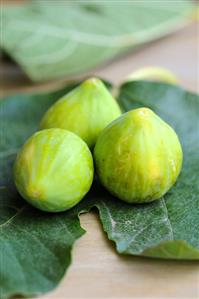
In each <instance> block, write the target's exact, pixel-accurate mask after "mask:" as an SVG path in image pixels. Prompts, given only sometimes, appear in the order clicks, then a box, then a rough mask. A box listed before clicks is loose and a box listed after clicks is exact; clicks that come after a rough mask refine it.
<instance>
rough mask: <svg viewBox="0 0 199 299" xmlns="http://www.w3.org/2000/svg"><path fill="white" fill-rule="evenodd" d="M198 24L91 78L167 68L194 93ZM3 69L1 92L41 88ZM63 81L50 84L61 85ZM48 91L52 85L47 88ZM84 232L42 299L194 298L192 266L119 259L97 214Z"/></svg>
mask: <svg viewBox="0 0 199 299" xmlns="http://www.w3.org/2000/svg"><path fill="white" fill-rule="evenodd" d="M198 29H199V28H198V25H197V24H196V23H193V24H191V25H189V26H187V27H186V28H184V29H182V30H181V31H179V32H177V33H175V34H173V35H171V36H169V37H166V38H164V39H161V40H158V41H156V42H154V43H151V44H148V45H147V46H146V47H144V48H142V49H139V50H137V51H136V52H134V53H131V54H128V55H126V56H125V57H122V58H120V59H117V60H116V61H114V62H112V63H109V64H107V65H106V66H104V67H101V68H98V69H96V70H95V71H93V72H92V73H93V74H95V75H99V76H102V77H104V78H107V79H109V80H111V81H112V82H114V83H119V82H120V81H121V80H122V79H123V78H124V77H125V76H127V75H128V74H129V73H131V72H132V71H133V70H135V69H137V68H139V67H142V66H147V65H156V66H162V67H167V68H169V69H170V70H172V71H173V72H174V73H176V74H177V76H178V77H179V78H180V80H181V82H182V85H183V86H184V87H186V88H188V89H189V90H192V91H198V90H199V81H198V80H199V74H198V70H199V68H198V52H197V51H198V50H199V49H198V48H199V37H198ZM1 69H3V78H2V80H1V89H0V90H1V92H2V91H4V93H11V92H12V93H13V92H16V91H24V90H32V89H37V88H43V87H46V86H48V84H40V85H34V84H32V83H31V82H29V81H28V80H27V78H25V76H24V75H23V74H22V73H21V72H20V71H19V70H18V69H17V68H16V67H13V66H12V65H10V64H6V65H4V66H3V68H2V64H1ZM63 83H64V81H63V80H62V81H60V82H58V83H55V84H56V85H57V84H58V85H61V84H63ZM51 86H52V84H51ZM80 220H81V225H82V226H83V227H84V228H85V229H86V230H87V233H86V234H85V235H84V236H83V237H82V238H81V239H79V240H78V241H77V242H76V244H75V246H74V249H73V252H72V256H73V262H72V265H71V267H70V268H69V269H68V272H67V275H65V277H64V278H63V280H62V281H61V283H60V285H59V286H58V287H57V289H55V290H54V291H53V292H51V293H48V294H46V295H45V296H41V297H39V299H42V298H43V299H44V298H56V299H59V298H93V299H95V298H167V299H169V298H189V299H191V298H199V267H198V264H197V263H196V262H186V261H167V260H165V261H164V260H154V259H149V258H138V257H132V256H121V255H118V254H117V253H116V251H115V247H114V245H113V243H112V242H111V241H109V240H108V239H107V237H106V235H105V233H104V232H103V230H102V226H101V223H100V221H99V219H98V214H97V212H94V211H93V212H91V213H89V214H84V215H81V216H80Z"/></svg>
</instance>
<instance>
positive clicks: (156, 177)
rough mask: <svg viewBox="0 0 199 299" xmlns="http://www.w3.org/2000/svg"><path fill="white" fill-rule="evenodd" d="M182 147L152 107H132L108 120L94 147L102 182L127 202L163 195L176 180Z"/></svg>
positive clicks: (179, 168) (136, 201) (180, 162)
mask: <svg viewBox="0 0 199 299" xmlns="http://www.w3.org/2000/svg"><path fill="white" fill-rule="evenodd" d="M182 156H183V154H182V148H181V145H180V142H179V139H178V137H177V135H176V133H175V131H174V130H173V129H172V128H171V127H170V126H169V125H168V124H167V123H166V122H164V121H163V120H162V119H161V118H160V117H158V116H157V115H156V114H155V113H154V112H153V111H152V110H150V109H148V108H139V109H135V110H131V111H129V112H127V113H125V114H123V115H122V116H121V117H119V118H118V119H116V120H115V121H113V122H112V123H111V124H109V125H108V126H107V127H106V128H105V129H104V130H103V132H102V133H101V134H100V136H99V138H98V140H97V143H96V146H95V148H94V162H95V166H96V171H97V174H98V177H99V179H100V181H101V183H102V185H103V186H104V187H105V188H106V189H107V190H109V192H110V193H112V194H113V195H115V196H116V197H118V198H119V199H121V200H123V201H126V202H128V203H145V202H151V201H153V200H156V199H159V198H161V197H162V196H163V195H164V194H165V193H166V192H167V191H168V190H169V189H170V188H171V187H172V186H173V184H174V183H175V182H176V179H177V177H178V175H179V173H180V170H181V166H182Z"/></svg>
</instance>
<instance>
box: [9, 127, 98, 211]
mask: <svg viewBox="0 0 199 299" xmlns="http://www.w3.org/2000/svg"><path fill="white" fill-rule="evenodd" d="M93 172H94V170H93V159H92V155H91V152H90V150H89V148H88V146H87V144H86V143H85V142H84V141H83V140H81V139H80V138H79V137H78V136H76V135H75V134H73V133H72V132H69V131H66V130H63V129H48V130H43V131H39V132H37V133H35V134H34V135H32V136H31V137H30V138H29V139H28V140H27V142H26V143H25V144H24V145H23V147H22V149H21V150H20V152H19V153H18V155H17V158H16V161H15V165H14V181H15V184H16V187H17V189H18V191H19V193H20V194H21V195H22V197H23V198H24V199H26V200H27V201H28V202H29V203H30V204H31V205H33V206H35V207H37V208H38V209H40V210H44V211H48V212H60V211H65V210H68V209H70V208H71V207H73V206H74V205H76V204H77V203H78V202H79V201H80V200H81V199H82V198H83V197H84V195H85V194H86V193H87V192H88V191H89V189H90V186H91V184H92V180H93Z"/></svg>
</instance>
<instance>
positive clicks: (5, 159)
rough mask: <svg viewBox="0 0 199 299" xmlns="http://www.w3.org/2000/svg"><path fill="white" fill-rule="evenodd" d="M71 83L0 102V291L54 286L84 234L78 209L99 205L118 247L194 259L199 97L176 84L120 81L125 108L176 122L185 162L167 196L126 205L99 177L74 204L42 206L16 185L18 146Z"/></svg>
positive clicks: (198, 240) (198, 238)
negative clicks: (58, 208)
mask: <svg viewBox="0 0 199 299" xmlns="http://www.w3.org/2000/svg"><path fill="white" fill-rule="evenodd" d="M71 88H72V87H68V88H65V89H64V90H61V91H58V92H54V93H50V94H41V95H19V96H11V97H8V98H6V99H4V100H2V101H1V102H0V128H1V130H0V134H1V138H0V142H1V143H0V239H1V242H0V297H3V298H8V297H10V296H11V295H15V294H22V295H28V296H31V295H37V294H40V293H44V292H47V291H49V290H50V289H52V288H54V287H56V285H57V284H58V282H59V281H60V279H61V278H62V277H63V275H64V273H65V271H66V268H67V267H68V266H69V264H70V259H71V248H72V245H73V243H74V241H75V240H76V239H77V238H79V237H80V236H81V235H82V234H83V232H84V231H83V229H82V228H81V227H80V225H79V220H78V215H79V213H81V212H86V211H88V210H89V209H91V208H92V207H94V206H95V207H97V208H98V210H99V214H100V218H101V221H102V223H103V227H104V230H105V231H106V232H107V234H108V237H109V239H111V240H113V241H114V242H115V243H116V247H117V251H118V252H119V253H126V254H136V255H145V256H151V257H159V258H173V259H199V250H198V248H199V224H198V219H199V217H198V216H199V215H198V210H199V196H198V194H199V190H198V188H199V184H198V172H199V169H198V168H199V157H198V152H199V144H198V143H199V138H198V130H197V128H198V125H199V123H198V122H199V120H198V114H199V99H198V97H197V96H196V95H194V94H191V93H189V92H186V91H184V90H182V89H180V88H179V87H175V86H171V85H165V84H159V83H148V82H134V83H127V84H124V85H123V86H122V88H121V93H120V96H119V100H120V103H121V104H122V106H123V108H124V109H125V110H128V109H131V108H133V107H139V106H148V107H151V108H152V109H154V110H155V111H156V112H157V113H158V114H159V115H160V116H161V117H162V118H164V119H165V120H166V121H168V122H169V123H170V124H171V125H172V126H174V127H175V129H176V131H177V132H178V134H179V136H180V139H181V141H182V145H183V150H184V166H183V171H182V174H181V176H180V178H179V180H178V182H177V184H176V185H175V187H174V188H173V189H172V190H171V191H170V192H169V193H168V194H167V195H166V196H165V198H164V199H162V200H160V201H156V202H154V203H151V204H147V205H128V204H126V203H123V202H121V201H119V200H117V199H116V198H113V197H112V196H111V195H110V194H109V193H108V192H107V191H105V190H104V189H103V188H102V187H101V186H100V185H99V184H98V183H97V182H96V181H95V182H94V184H93V187H92V190H91V191H90V193H89V194H88V196H87V197H86V198H85V200H84V201H82V202H81V203H80V204H79V205H78V206H76V207H75V208H74V209H72V210H70V211H68V212H65V213H60V214H53V215H52V214H48V213H44V212H40V211H38V210H36V209H34V208H32V207H30V206H29V205H27V204H26V203H25V202H24V200H23V199H22V198H21V197H20V196H19V194H18V193H17V192H16V190H15V187H14V185H13V179H12V165H13V161H14V158H15V156H16V152H17V150H18V149H19V147H20V146H21V145H22V144H23V142H24V141H25V140H26V138H27V137H28V136H30V135H31V134H32V132H34V131H35V130H36V129H37V126H38V123H39V120H40V118H41V116H42V114H43V113H44V111H45V110H46V109H47V108H48V107H49V106H50V105H51V104H52V103H53V102H54V101H55V100H56V99H57V98H59V97H60V96H61V95H63V94H64V93H65V92H67V91H68V90H70V89H71Z"/></svg>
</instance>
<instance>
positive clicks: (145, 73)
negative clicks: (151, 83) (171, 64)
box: [126, 67, 179, 84]
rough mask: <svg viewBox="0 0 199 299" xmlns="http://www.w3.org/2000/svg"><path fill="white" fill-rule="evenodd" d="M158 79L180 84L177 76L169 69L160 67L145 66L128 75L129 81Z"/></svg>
mask: <svg viewBox="0 0 199 299" xmlns="http://www.w3.org/2000/svg"><path fill="white" fill-rule="evenodd" d="M137 80H157V81H162V82H165V83H170V84H178V83H179V81H178V79H177V77H176V76H175V75H174V74H173V73H172V72H171V71H169V70H167V69H165V68H160V67H145V68H141V69H138V70H136V71H135V72H133V73H132V74H131V75H129V76H128V78H127V80H126V81H127V82H128V81H137Z"/></svg>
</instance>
